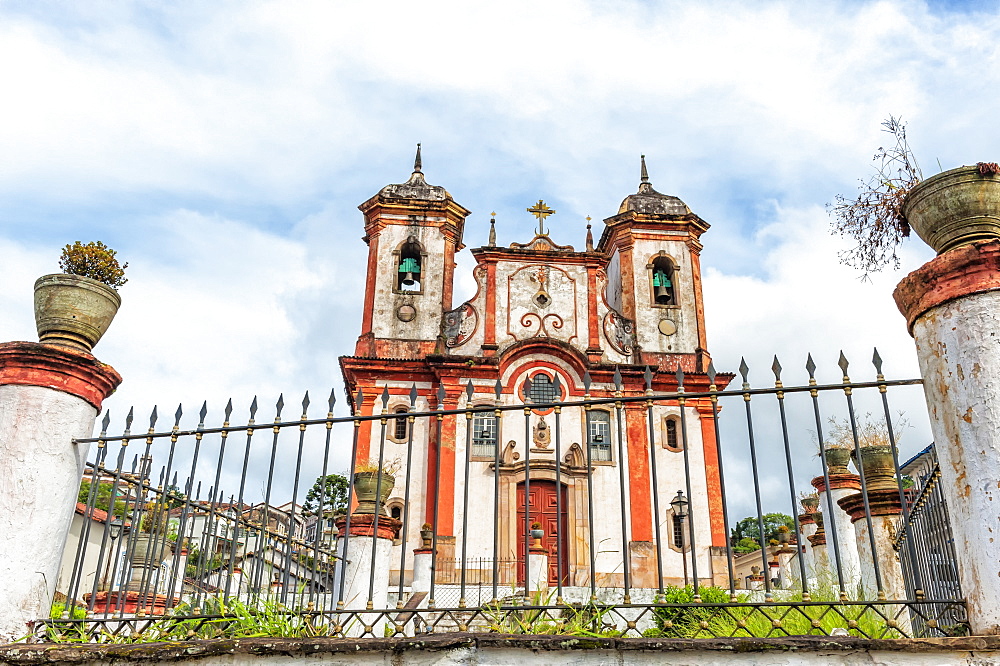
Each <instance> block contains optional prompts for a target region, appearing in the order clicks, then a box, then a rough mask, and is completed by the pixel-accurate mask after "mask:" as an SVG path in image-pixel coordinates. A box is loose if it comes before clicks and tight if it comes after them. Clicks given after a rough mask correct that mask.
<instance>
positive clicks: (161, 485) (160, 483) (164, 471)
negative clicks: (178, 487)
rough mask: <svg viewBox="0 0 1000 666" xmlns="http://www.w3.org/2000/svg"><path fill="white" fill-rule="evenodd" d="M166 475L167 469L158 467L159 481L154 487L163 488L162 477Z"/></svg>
mask: <svg viewBox="0 0 1000 666" xmlns="http://www.w3.org/2000/svg"><path fill="white" fill-rule="evenodd" d="M166 474H167V468H166V466H165V465H164V466H163V467H160V479H159V481H157V482H156V485H157V486H158V487H160V488H162V487H163V477H164V476H166Z"/></svg>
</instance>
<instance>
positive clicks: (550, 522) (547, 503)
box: [514, 479, 570, 585]
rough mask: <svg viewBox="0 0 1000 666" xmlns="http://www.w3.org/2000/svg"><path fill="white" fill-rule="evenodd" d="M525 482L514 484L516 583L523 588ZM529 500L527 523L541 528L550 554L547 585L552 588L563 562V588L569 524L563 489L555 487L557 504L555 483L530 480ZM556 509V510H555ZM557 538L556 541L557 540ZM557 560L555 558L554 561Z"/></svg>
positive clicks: (567, 555) (567, 570) (567, 559)
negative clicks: (515, 502) (515, 488)
mask: <svg viewBox="0 0 1000 666" xmlns="http://www.w3.org/2000/svg"><path fill="white" fill-rule="evenodd" d="M524 485H525V484H524V482H523V481H522V482H521V483H518V484H517V523H516V527H515V529H514V531H515V532H516V533H517V551H516V552H517V583H518V585H524V539H525V537H526V536H527V535H526V534H525V533H524V507H525V503H524ZM528 492H529V497H528V515H529V521H528V522H529V524H530V523H534V522H538V523H541V525H542V530H543V531H544V532H545V536H543V537H542V546H544V547H545V549H546V550H548V551H549V585H555V584H556V582H557V581H558V578H559V565H558V562H559V560H562V575H563V585H568V584H569V580H570V575H569V534H568V527H569V521H568V520H567V519H566V516H567V511H566V509H567V497H566V486H563V485H560V486H558V492H559V493H560V496H559V500H558V503H557V501H556V497H557V495H556V493H557V486H556V482H555V481H550V480H547V479H537V480H536V479H532V480H531V484H530V489H529V491H528ZM557 509H559V510H557ZM556 535H558V541H557V539H556ZM557 558H558V559H557Z"/></svg>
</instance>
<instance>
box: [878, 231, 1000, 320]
mask: <svg viewBox="0 0 1000 666" xmlns="http://www.w3.org/2000/svg"><path fill="white" fill-rule="evenodd" d="M997 290H1000V241H996V240H991V241H982V242H979V243H973V244H972V245H966V246H963V247H959V248H955V249H954V250H949V251H948V252H945V253H944V254H941V255H938V256H937V257H935V258H934V259H931V260H930V261H928V262H927V263H926V264H924V265H923V266H921V267H920V268H918V269H917V270H915V271H913V272H912V273H910V274H909V275H907V276H906V277H905V278H903V280H902V281H901V282H900V283H899V285H897V286H896V290H895V291H894V292H892V297H893V299H894V300H895V301H896V307H898V308H899V311H900V312H901V313H902V314H903V316H904V317H906V326H907V330H909V332H910V335H911V336H912V335H913V324H914V322H916V321H917V319H918V318H919V317H920V315H922V314H924V313H925V312H927V311H928V310H930V309H931V308H934V307H937V306H938V305H942V304H944V303H947V302H948V301H953V300H955V299H957V298H962V297H963V296H970V295H972V294H981V293H984V292H988V291H997Z"/></svg>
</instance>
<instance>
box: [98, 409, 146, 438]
mask: <svg viewBox="0 0 1000 666" xmlns="http://www.w3.org/2000/svg"><path fill="white" fill-rule="evenodd" d="M153 413H154V414H155V413H156V407H154V408H153ZM109 425H111V411H110V410H104V419H103V420H102V421H101V437H104V435H106V434H107V432H108V426H109Z"/></svg>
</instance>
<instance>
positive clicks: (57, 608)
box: [49, 601, 87, 620]
mask: <svg viewBox="0 0 1000 666" xmlns="http://www.w3.org/2000/svg"><path fill="white" fill-rule="evenodd" d="M65 612H66V604H64V603H60V602H58V601H57V602H55V603H54V604H52V608H50V609H49V617H50V618H52V619H53V620H58V619H60V618H62V616H63V614H64V613H65ZM85 617H87V609H86V608H82V607H80V606H73V612H72V613H71V614H70V618H71V619H73V620H82V619H83V618H85Z"/></svg>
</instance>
